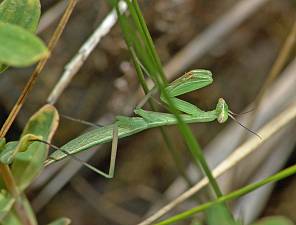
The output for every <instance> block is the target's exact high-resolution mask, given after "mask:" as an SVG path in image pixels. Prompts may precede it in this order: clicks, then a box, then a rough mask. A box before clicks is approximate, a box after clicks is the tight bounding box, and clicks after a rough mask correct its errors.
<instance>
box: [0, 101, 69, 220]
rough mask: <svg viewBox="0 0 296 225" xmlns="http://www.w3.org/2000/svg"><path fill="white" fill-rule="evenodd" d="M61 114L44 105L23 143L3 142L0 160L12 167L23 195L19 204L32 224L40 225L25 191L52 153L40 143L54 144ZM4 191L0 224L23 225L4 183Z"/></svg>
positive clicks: (0, 200)
mask: <svg viewBox="0 0 296 225" xmlns="http://www.w3.org/2000/svg"><path fill="white" fill-rule="evenodd" d="M58 120H59V116H58V112H57V111H56V109H55V108H54V107H53V106H52V105H45V106H43V107H42V108H41V109H40V110H39V111H38V112H36V113H35V114H34V115H33V116H32V117H31V118H30V119H29V121H28V122H27V124H26V126H25V128H24V130H23V132H22V135H21V138H20V141H12V142H8V143H7V144H5V139H1V140H0V161H1V163H5V164H11V170H12V174H13V176H14V180H15V182H16V184H17V187H18V190H19V191H20V196H19V197H18V198H17V200H18V202H20V203H21V204H22V207H23V211H24V213H25V214H26V215H27V219H28V220H29V221H30V224H32V225H37V221H36V218H35V215H34V212H33V210H32V208H31V205H30V203H29V201H28V200H27V198H26V196H25V195H24V193H23V192H24V191H25V189H26V188H27V187H28V186H29V185H30V184H31V183H32V182H33V180H34V179H35V178H36V176H37V175H38V174H39V173H40V172H41V170H42V169H43V165H44V161H45V159H46V158H47V154H48V145H46V144H44V143H42V142H39V141H38V140H43V141H46V142H50V141H51V138H52V136H53V134H54V132H55V130H56V129H57V126H58ZM1 188H2V189H1V190H0V221H1V224H5V225H18V224H20V225H21V224H22V222H21V221H20V220H19V218H18V216H17V214H16V211H15V209H14V208H12V206H13V204H14V202H15V201H16V199H14V198H13V197H12V196H11V195H10V194H9V193H8V192H7V190H6V189H5V187H4V185H3V184H1ZM53 224H56V225H58V224H61V225H62V224H65V225H66V224H69V220H67V219H60V220H58V221H55V223H53Z"/></svg>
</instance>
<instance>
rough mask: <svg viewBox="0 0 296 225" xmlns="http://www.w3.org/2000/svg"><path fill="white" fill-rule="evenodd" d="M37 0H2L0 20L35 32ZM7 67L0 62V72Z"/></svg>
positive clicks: (38, 14) (37, 9)
mask: <svg viewBox="0 0 296 225" xmlns="http://www.w3.org/2000/svg"><path fill="white" fill-rule="evenodd" d="M40 14H41V7H40V1H39V0H4V1H3V2H1V4H0V21H1V22H4V23H11V24H15V25H19V26H21V27H23V28H25V29H26V30H28V31H30V32H33V33H34V32H35V31H36V29H37V26H38V22H39V19H40ZM7 68H8V66H7V65H5V64H0V73H2V72H3V71H5V70H6V69H7Z"/></svg>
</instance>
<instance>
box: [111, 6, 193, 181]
mask: <svg viewBox="0 0 296 225" xmlns="http://www.w3.org/2000/svg"><path fill="white" fill-rule="evenodd" d="M127 3H128V5H129V8H130V9H131V10H132V15H133V18H134V21H135V23H136V25H137V27H138V29H140V28H141V25H140V22H139V20H137V17H136V16H137V15H136V12H135V10H134V8H133V7H132V5H131V3H130V2H129V1H127ZM116 11H117V14H118V18H119V23H120V25H121V27H122V28H123V27H124V23H123V20H122V16H121V15H120V10H119V7H118V4H117V5H116ZM122 30H123V34H124V39H125V41H126V43H127V47H128V50H129V52H130V54H131V57H132V60H133V64H134V66H135V69H136V74H137V76H138V80H139V82H140V84H141V86H142V88H143V91H144V93H145V95H147V94H148V93H149V88H148V86H147V84H146V81H145V78H144V74H143V71H142V69H141V64H140V62H139V59H138V58H137V55H136V52H135V50H134V48H133V46H132V43H131V41H129V40H130V39H129V34H128V32H126V31H125V30H124V29H122ZM141 31H142V30H141ZM141 34H142V35H144V33H143V31H142V33H141ZM148 102H149V105H150V107H151V108H152V110H153V111H155V109H156V107H155V105H154V104H153V102H152V101H151V100H148ZM159 129H160V133H161V135H162V138H163V139H164V141H165V144H166V147H167V149H168V151H169V152H170V154H171V156H172V158H173V160H174V162H175V164H176V167H177V170H178V171H179V173H180V174H181V176H182V177H183V178H184V180H185V181H186V182H187V183H188V185H189V186H190V187H191V186H192V185H193V184H192V182H191V181H190V179H189V177H188V176H187V175H186V172H185V167H184V165H183V163H182V161H181V157H180V155H179V154H178V152H177V150H176V149H175V148H174V147H173V145H172V144H171V142H170V140H169V137H168V135H167V134H166V132H165V130H164V128H162V127H160V128H159Z"/></svg>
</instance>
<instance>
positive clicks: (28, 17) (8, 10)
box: [0, 0, 41, 33]
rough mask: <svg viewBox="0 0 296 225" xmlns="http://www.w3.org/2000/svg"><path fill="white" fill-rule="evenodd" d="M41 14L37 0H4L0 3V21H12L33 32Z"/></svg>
mask: <svg viewBox="0 0 296 225" xmlns="http://www.w3.org/2000/svg"><path fill="white" fill-rule="evenodd" d="M40 14H41V6H40V1H39V0H4V1H3V2H2V3H1V4H0V21H1V22H5V23H12V24H15V25H19V26H21V27H23V28H25V29H26V30H28V31H31V32H32V33H34V32H35V31H36V29H37V26H38V22H39V19H40Z"/></svg>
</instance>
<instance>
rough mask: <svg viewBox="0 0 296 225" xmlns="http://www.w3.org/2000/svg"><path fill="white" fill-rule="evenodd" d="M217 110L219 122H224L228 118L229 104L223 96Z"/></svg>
mask: <svg viewBox="0 0 296 225" xmlns="http://www.w3.org/2000/svg"><path fill="white" fill-rule="evenodd" d="M216 112H217V121H218V122H219V123H224V122H226V121H227V119H228V105H227V104H226V102H225V100H224V99H223V98H219V100H218V103H217V106H216Z"/></svg>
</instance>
